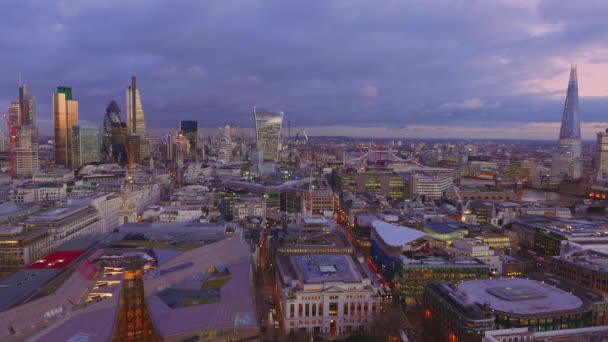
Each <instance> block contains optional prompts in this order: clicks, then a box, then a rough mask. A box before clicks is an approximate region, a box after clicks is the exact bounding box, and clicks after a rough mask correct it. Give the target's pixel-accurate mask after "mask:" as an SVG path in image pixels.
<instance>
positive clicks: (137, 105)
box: [126, 76, 150, 163]
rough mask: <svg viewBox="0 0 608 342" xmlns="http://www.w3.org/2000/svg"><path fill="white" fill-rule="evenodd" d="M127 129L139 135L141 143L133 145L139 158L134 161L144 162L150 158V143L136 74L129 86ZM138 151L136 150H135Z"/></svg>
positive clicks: (130, 133) (132, 151) (135, 154)
mask: <svg viewBox="0 0 608 342" xmlns="http://www.w3.org/2000/svg"><path fill="white" fill-rule="evenodd" d="M126 125H127V131H128V132H129V135H137V136H139V138H138V140H139V144H138V145H137V146H131V153H132V154H133V155H134V156H137V158H133V160H134V161H136V162H139V163H142V162H147V161H148V160H149V159H150V143H149V140H148V131H147V128H146V121H145V118H144V108H143V106H142V103H141V96H140V94H139V88H138V87H137V80H136V78H135V76H131V85H130V86H129V87H127V122H126ZM135 151H136V152H135Z"/></svg>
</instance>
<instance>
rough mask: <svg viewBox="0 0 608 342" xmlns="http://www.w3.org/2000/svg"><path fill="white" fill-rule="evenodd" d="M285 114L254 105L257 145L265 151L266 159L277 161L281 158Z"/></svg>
mask: <svg viewBox="0 0 608 342" xmlns="http://www.w3.org/2000/svg"><path fill="white" fill-rule="evenodd" d="M283 116H284V114H283V112H278V113H273V112H270V111H267V110H264V109H261V108H256V107H253V117H254V121H255V137H256V140H255V141H256V146H257V149H258V150H261V151H262V152H263V158H264V161H277V160H278V159H279V150H280V148H281V125H282V123H283Z"/></svg>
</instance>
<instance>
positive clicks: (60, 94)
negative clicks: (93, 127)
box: [53, 87, 78, 166]
mask: <svg viewBox="0 0 608 342" xmlns="http://www.w3.org/2000/svg"><path fill="white" fill-rule="evenodd" d="M53 123H54V126H55V164H58V165H66V166H71V165H72V134H71V127H72V126H77V125H78V101H75V100H73V99H72V88H70V87H57V92H56V93H53Z"/></svg>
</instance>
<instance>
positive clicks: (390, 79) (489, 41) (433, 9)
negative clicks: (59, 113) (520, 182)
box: [0, 1, 608, 140]
mask: <svg viewBox="0 0 608 342" xmlns="http://www.w3.org/2000/svg"><path fill="white" fill-rule="evenodd" d="M46 6H50V7H46ZM568 6H569V5H567V4H554V3H551V4H550V5H548V4H547V3H545V2H543V1H538V2H528V1H525V2H510V3H503V2H498V3H481V4H479V3H477V4H474V6H473V4H471V6H467V5H466V3H463V4H460V5H456V4H452V3H451V2H449V3H444V4H436V5H435V6H433V5H428V4H421V3H405V2H404V3H402V4H401V3H389V2H381V3H379V4H371V3H366V2H352V3H348V4H345V3H339V2H328V3H326V4H306V5H295V4H292V5H289V6H287V5H277V6H274V5H272V4H270V3H262V2H255V1H254V2H251V3H248V4H242V6H236V5H227V4H221V3H210V4H198V3H195V2H191V3H181V4H179V5H177V6H173V7H171V8H165V7H162V5H156V6H151V7H150V8H147V9H146V11H144V12H142V13H141V17H140V19H138V20H139V21H140V22H141V23H142V24H144V23H150V22H159V20H158V18H159V17H161V16H162V17H163V18H165V17H166V18H169V21H170V22H171V18H174V17H176V16H177V15H178V14H180V15H182V16H181V17H180V21H179V23H174V24H171V25H167V26H166V27H164V28H163V30H162V31H156V29H154V30H150V27H149V25H137V26H138V28H133V27H131V26H129V27H126V26H123V25H127V24H126V23H125V24H121V23H119V24H118V25H113V27H106V25H104V22H103V20H101V18H103V17H105V16H106V15H105V14H108V15H109V14H110V13H111V14H112V16H113V17H114V16H118V17H122V16H124V17H129V16H131V15H132V14H133V12H135V11H136V10H138V9H139V8H140V7H139V6H136V5H135V4H130V5H127V6H118V3H112V2H104V3H97V2H87V3H85V4H78V5H73V6H72V5H70V6H67V5H66V4H65V3H63V2H59V3H58V4H56V5H53V4H45V5H42V6H39V7H40V8H38V7H37V8H35V9H30V8H29V7H28V4H21V5H18V6H14V7H12V8H11V9H9V12H11V11H12V12H14V13H15V14H18V13H19V12H20V11H25V10H31V11H33V12H32V13H34V14H36V15H32V16H28V17H27V19H26V20H21V21H20V22H18V23H16V24H15V25H12V26H11V28H12V29H18V28H19V27H20V26H21V25H24V24H26V25H34V27H38V28H39V29H41V30H42V29H49V30H48V31H49V33H48V35H49V36H50V37H49V36H47V38H49V41H48V42H44V43H43V44H44V46H45V48H47V51H46V52H45V54H46V56H47V57H49V58H45V60H49V62H43V63H37V64H36V65H35V66H32V63H29V62H28V61H27V58H18V57H19V55H20V54H14V56H3V57H2V58H3V59H2V60H1V61H2V62H3V63H2V65H6V67H5V70H3V71H5V72H3V73H2V76H1V77H0V89H2V91H0V100H2V101H4V103H6V105H7V106H8V104H9V103H10V101H14V100H15V98H16V95H17V94H15V93H14V86H15V84H16V83H17V82H18V81H17V79H18V74H19V72H21V74H22V80H23V83H25V84H28V85H30V89H31V91H32V93H33V94H34V95H35V96H36V98H37V107H38V108H37V112H38V114H37V115H38V118H37V120H38V121H39V124H38V126H40V130H41V133H43V134H49V133H50V132H51V130H52V115H51V114H52V108H51V98H50V96H48V95H47V94H49V93H50V92H51V91H52V89H53V88H54V85H55V84H57V83H66V84H71V85H72V86H73V87H74V89H77V90H78V94H79V100H80V103H81V107H82V110H81V111H82V113H83V115H82V118H81V120H82V121H83V122H86V123H87V124H95V125H100V122H102V121H103V114H104V108H105V106H106V104H107V102H108V101H109V100H110V99H111V98H122V96H121V93H122V92H121V89H124V88H123V87H124V86H125V85H127V83H128V77H129V75H131V74H136V75H138V78H139V79H140V84H141V85H142V86H144V88H145V91H146V96H145V97H144V99H143V101H144V106H145V107H146V112H147V113H146V114H147V115H146V117H147V121H148V130H149V131H150V134H151V135H160V134H161V133H165V132H166V131H167V130H166V127H168V126H169V125H171V127H174V126H176V123H175V121H176V120H173V118H172V116H173V115H174V114H176V115H178V116H179V119H183V120H197V121H199V122H200V126H201V128H211V127H219V126H223V125H224V124H226V123H236V124H238V125H239V127H249V128H252V127H253V123H252V122H251V120H250V116H249V114H248V113H249V110H250V108H251V106H253V105H259V106H264V107H267V108H272V109H274V110H282V111H284V112H285V115H286V120H289V121H291V123H292V125H293V126H294V127H305V128H306V129H307V132H309V133H310V134H311V135H328V132H331V133H333V134H335V135H346V136H347V135H360V136H367V137H373V136H379V135H385V136H390V137H392V138H399V137H401V138H408V137H414V138H420V137H430V138H433V137H450V138H459V137H474V138H492V137H499V138H522V139H555V138H554V137H555V136H556V135H557V133H556V132H557V131H559V122H560V119H561V115H560V114H561V108H562V105H563V100H564V98H563V91H564V82H565V80H566V79H567V77H568V74H567V73H568V66H569V65H570V64H571V63H576V64H578V66H579V84H580V87H581V89H580V96H581V101H580V102H581V113H582V123H581V126H582V135H583V139H585V140H592V139H593V138H594V136H595V134H596V133H597V132H598V131H603V130H604V129H605V127H606V126H608V119H605V118H604V115H603V113H604V112H605V109H606V108H608V100H607V98H606V95H607V94H608V89H606V86H604V85H603V84H602V82H601V81H602V80H603V79H605V77H606V75H607V72H608V71H607V70H608V67H607V66H608V63H607V60H608V59H607V58H606V57H607V53H608V52H607V51H606V49H604V48H602V47H601V42H602V38H603V33H602V30H601V29H598V28H601V21H602V20H601V18H598V17H597V16H596V15H593V14H594V13H599V12H601V10H599V11H598V10H597V8H599V7H600V6H607V5H606V4H604V3H602V2H597V3H596V6H586V7H580V6H579V7H576V6H575V5H572V6H575V7H574V8H573V9H570V8H568ZM469 7H471V8H473V7H474V8H473V10H471V8H469ZM117 8H120V11H116V9H117ZM243 8H245V9H246V11H243V10H242V9H243ZM440 9H441V10H440ZM244 13H247V15H246V16H245V15H244ZM9 14H10V13H9ZM222 16H225V17H226V18H228V19H234V20H219V18H221V17H222ZM307 16H314V17H315V18H316V20H315V22H316V23H315V26H314V27H311V26H309V25H310V24H309V23H308V22H306V20H303V19H302V18H306V17H307ZM580 16H584V17H585V18H586V21H585V23H582V22H580V21H579V20H578V19H577V18H578V17H580ZM15 17H19V16H15ZM269 18H270V19H273V20H275V19H278V24H279V25H283V26H284V28H285V29H284V30H278V31H277V30H273V28H272V27H270V26H268V24H265V22H267V21H268V20H267V19H269ZM117 21H118V22H121V20H117ZM125 22H128V20H125ZM230 22H239V24H238V25H235V24H228V23H230ZM212 23H213V24H212ZM7 24H11V23H10V22H5V23H3V24H2V25H7ZM75 27H78V28H81V29H79V30H74V29H72V28H75ZM353 27H356V29H353ZM127 28H128V29H129V30H130V31H129V32H130V33H131V34H128V35H122V34H120V33H121V32H123V31H125V30H127ZM34 31H35V30H33V31H31V32H34ZM131 31H132V32H131ZM31 32H30V33H22V34H24V35H27V34H31ZM268 32H274V34H273V35H272V36H271V37H268V36H267V34H266V33H268ZM298 32H307V33H306V35H305V36H302V35H301V34H299V33H298ZM7 36H10V35H7ZM193 37H197V42H198V43H197V44H194V45H192V44H191V43H190V41H191V39H192V38H193ZM25 38H27V37H25ZM91 38H92V39H91ZM153 40H154V41H155V42H156V41H159V42H160V44H152V41H153ZM93 42H95V44H92V43H93ZM336 42H339V43H336ZM4 43H5V44H6V43H9V39H5V40H4ZM16 44H17V45H16V46H17V47H20V48H21V50H19V49H18V50H17V51H24V52H27V51H32V50H33V49H36V48H37V47H39V43H38V41H37V40H36V39H20V40H19V42H16ZM109 46H112V48H109ZM68 47H69V50H70V51H71V53H70V56H69V57H65V56H64V58H61V59H57V58H54V56H55V54H59V53H61V54H62V55H63V54H64V52H65V49H66V48H68ZM252 47H257V48H255V49H252ZM117 49H118V50H120V49H123V50H125V52H124V53H121V56H120V58H117V59H110V60H112V62H111V63H109V62H108V59H107V58H105V57H104V56H106V54H105V53H99V54H96V53H95V52H96V51H104V52H105V51H115V50H117ZM85 53H86V54H87V56H89V55H88V54H90V56H89V57H90V58H79V57H82V55H83V54H85ZM97 55H98V56H97ZM66 58H67V59H68V60H66ZM53 60H61V61H62V63H58V64H56V63H55V62H50V61H53ZM85 61H86V62H85ZM68 65H69V67H68ZM9 66H10V68H9ZM119 105H120V106H122V107H124V108H126V104H125V103H122V101H120V103H119ZM167 113H171V114H172V115H166V114H167ZM556 126H557V129H555V127H556Z"/></svg>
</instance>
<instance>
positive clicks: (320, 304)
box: [319, 303, 323, 316]
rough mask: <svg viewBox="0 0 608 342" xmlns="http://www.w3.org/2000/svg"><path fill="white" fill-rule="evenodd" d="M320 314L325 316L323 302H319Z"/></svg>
mask: <svg viewBox="0 0 608 342" xmlns="http://www.w3.org/2000/svg"><path fill="white" fill-rule="evenodd" d="M319 316H323V303H319Z"/></svg>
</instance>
